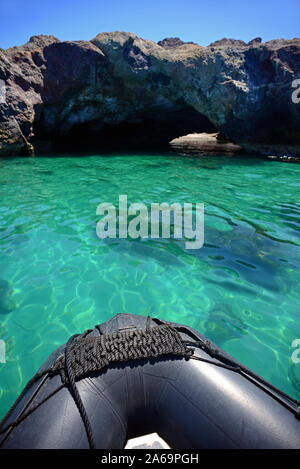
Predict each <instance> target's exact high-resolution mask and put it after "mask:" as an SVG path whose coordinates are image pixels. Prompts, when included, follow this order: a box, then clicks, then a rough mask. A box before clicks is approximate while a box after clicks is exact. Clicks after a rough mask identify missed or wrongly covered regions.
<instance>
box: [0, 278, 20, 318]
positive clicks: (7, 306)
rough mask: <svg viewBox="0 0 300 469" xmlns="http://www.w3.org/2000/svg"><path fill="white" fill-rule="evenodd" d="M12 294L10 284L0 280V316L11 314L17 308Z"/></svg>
mask: <svg viewBox="0 0 300 469" xmlns="http://www.w3.org/2000/svg"><path fill="white" fill-rule="evenodd" d="M12 293H13V289H12V287H11V286H10V284H9V282H7V280H4V279H1V278H0V314H9V313H11V312H12V311H13V310H14V309H15V308H16V304H15V302H14V300H13V299H12Z"/></svg>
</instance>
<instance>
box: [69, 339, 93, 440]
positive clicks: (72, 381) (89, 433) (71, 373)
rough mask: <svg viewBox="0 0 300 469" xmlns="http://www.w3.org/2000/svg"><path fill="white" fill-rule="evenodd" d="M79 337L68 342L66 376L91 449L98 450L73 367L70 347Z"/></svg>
mask: <svg viewBox="0 0 300 469" xmlns="http://www.w3.org/2000/svg"><path fill="white" fill-rule="evenodd" d="M77 336H78V335H75V336H73V337H71V338H70V339H69V340H68V342H67V345H66V349H65V364H66V376H67V378H68V382H69V385H70V388H71V394H72V396H73V399H74V401H75V404H76V405H77V408H78V410H79V413H80V415H81V418H82V421H83V424H84V427H85V431H86V435H87V438H88V442H89V445H90V448H91V449H96V444H95V440H94V436H93V431H92V426H91V423H90V420H89V417H88V414H87V412H86V410H85V407H84V405H83V402H82V399H81V397H80V394H79V391H78V389H77V386H76V383H75V377H74V371H73V366H72V359H71V354H70V347H71V344H72V342H73V340H74V339H75V338H76V337H77Z"/></svg>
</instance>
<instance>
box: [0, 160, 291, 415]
mask: <svg viewBox="0 0 300 469" xmlns="http://www.w3.org/2000/svg"><path fill="white" fill-rule="evenodd" d="M299 189H300V165H296V164H284V163H280V162H275V161H264V160H260V159H256V158H250V157H247V158H246V157H243V158H236V157H235V158H229V157H201V158H199V157H183V156H174V155H167V154H166V155H119V156H118V155H98V156H85V157H83V156H80V157H66V156H64V157H43V158H12V159H2V160H0V279H1V280H0V339H2V340H5V342H6V351H7V356H6V359H7V362H6V363H5V364H0V411H1V415H3V414H4V413H5V411H6V410H7V409H8V407H9V406H10V405H11V404H12V402H13V401H14V400H15V398H16V397H17V395H18V394H19V393H20V391H21V389H22V388H23V386H24V385H25V383H26V382H27V380H28V379H29V378H30V377H31V376H32V375H33V374H34V373H35V371H36V370H37V368H38V367H39V366H40V365H41V363H42V362H43V361H44V360H45V358H46V357H47V356H48V355H49V354H50V353H51V352H52V350H53V349H54V348H56V347H58V346H59V345H61V344H62V343H64V342H65V341H66V340H67V339H68V338H69V336H70V335H72V334H74V333H78V332H81V331H83V330H84V329H86V328H90V327H93V326H94V325H95V324H98V323H100V322H103V321H106V320H107V319H109V318H111V317H112V316H113V315H115V314H116V313H122V312H129V313H135V314H151V315H153V316H157V317H160V318H163V319H167V320H172V321H177V322H182V323H186V324H188V325H190V326H192V327H194V328H195V329H197V330H199V331H200V332H202V333H203V334H205V335H207V336H208V337H209V338H210V339H212V340H213V341H215V342H216V343H217V344H218V345H219V346H221V347H222V348H224V349H225V350H227V351H228V352H229V353H231V354H232V355H234V356H235V357H236V358H238V359H240V360H241V361H243V362H244V363H245V364H246V365H248V366H250V367H251V368H252V369H253V370H255V371H256V372H257V373H259V374H261V375H262V376H263V377H265V378H266V379H268V380H269V381H271V382H272V383H273V384H274V385H276V386H278V387H280V388H281V389H282V390H284V391H286V392H287V393H289V394H290V395H292V396H294V397H296V398H300V364H298V365H296V364H293V362H292V360H291V355H292V352H293V349H292V347H291V343H292V341H293V340H294V339H295V338H300V321H299V305H300V287H299V268H300V202H299ZM119 194H127V195H128V203H129V204H130V203H132V202H145V203H146V204H149V206H150V203H151V202H160V203H162V202H168V203H173V202H180V203H184V202H193V203H196V202H204V204H205V245H204V247H203V248H202V249H200V250H197V251H191V250H189V251H188V250H186V249H185V246H184V241H183V240H174V239H158V240H151V239H149V240H140V239H137V240H133V239H122V240H120V239H115V240H100V239H99V238H97V236H96V232H95V226H96V222H97V221H98V220H99V216H97V215H96V207H97V205H98V204H99V203H100V202H104V201H108V202H112V203H114V204H116V205H117V203H118V196H119Z"/></svg>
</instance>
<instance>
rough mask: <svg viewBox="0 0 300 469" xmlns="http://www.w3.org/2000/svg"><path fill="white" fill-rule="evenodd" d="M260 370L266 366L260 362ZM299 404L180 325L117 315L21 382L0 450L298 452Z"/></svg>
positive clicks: (73, 340)
mask: <svg viewBox="0 0 300 469" xmlns="http://www.w3.org/2000/svg"><path fill="white" fill-rule="evenodd" d="M266 366H267V364H266ZM299 414H300V412H299V403H298V402H297V401H295V400H294V399H292V398H290V397H289V396H287V395H286V394H284V393H282V392H281V391H279V390H278V389H276V388H274V387H273V386H272V385H271V384H269V383H267V382H266V381H264V380H263V379H262V378H260V377H259V376H258V375H256V374H255V373H253V372H252V371H251V370H249V369H248V368H246V367H245V366H244V365H242V364H241V363H239V362H238V361H236V360H235V359H234V358H232V357H231V356H230V355H228V354H226V353H225V352H224V351H223V350H221V349H220V348H218V347H217V346H216V345H215V344H213V343H212V342H210V341H209V340H208V339H207V338H206V337H204V336H203V335H201V334H200V333H199V332H197V331H195V330H194V329H191V328H189V327H187V326H183V325H180V324H175V323H171V322H165V321H161V320H158V319H150V318H149V317H148V318H147V317H144V316H136V315H130V314H118V315H117V316H115V317H114V318H112V319H111V320H109V321H107V322H105V323H103V324H101V325H99V326H96V327H95V329H90V330H87V331H85V332H84V333H83V334H81V335H77V336H73V337H72V338H71V339H70V340H69V341H68V343H67V345H64V346H61V347H60V348H58V349H57V350H55V351H54V352H53V353H52V354H51V355H50V357H49V358H48V359H47V360H46V362H45V363H44V364H43V365H42V367H41V368H40V370H39V371H38V372H37V374H36V375H35V376H34V377H33V379H32V380H31V381H30V382H29V383H28V385H27V386H26V387H25V389H24V390H23V392H22V394H21V395H20V396H19V398H18V399H17V401H16V403H15V404H14V405H13V406H12V408H11V409H10V411H9V412H8V413H7V415H6V416H5V418H4V419H3V421H2V422H1V426H0V447H1V448H9V449H19V448H32V449H35V448H41V449H42V448H76V449H84V448H108V449H118V448H124V446H125V445H126V442H127V440H128V439H130V438H134V437H137V436H140V435H145V434H148V433H154V432H156V433H158V434H159V435H160V436H161V437H162V438H163V439H164V440H165V441H166V442H167V444H168V445H169V446H170V447H171V448H176V449H179V448H180V449H202V448H255V449H258V448H265V449H267V448H298V449H299V448H300V420H299Z"/></svg>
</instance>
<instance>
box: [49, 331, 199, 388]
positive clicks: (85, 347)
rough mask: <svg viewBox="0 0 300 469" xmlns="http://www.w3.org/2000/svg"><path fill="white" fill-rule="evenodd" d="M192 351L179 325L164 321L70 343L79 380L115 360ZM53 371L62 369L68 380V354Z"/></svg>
mask: <svg viewBox="0 0 300 469" xmlns="http://www.w3.org/2000/svg"><path fill="white" fill-rule="evenodd" d="M192 354H193V350H190V349H188V348H187V346H186V345H185V344H184V343H183V342H182V339H181V337H180V334H179V333H178V332H177V331H176V329H174V328H173V327H172V326H169V325H165V324H164V325H159V326H154V327H151V328H150V329H146V330H142V329H131V330H129V331H122V332H115V333H113V334H110V335H101V336H100V337H99V336H98V337H78V338H75V340H73V341H72V342H71V343H70V344H69V347H68V363H69V370H70V369H71V370H72V371H71V373H72V375H73V377H74V379H75V380H78V379H80V378H82V377H84V376H88V375H90V374H91V373H93V372H97V371H100V370H102V369H103V368H106V367H108V366H109V365H111V364H114V363H122V362H128V361H131V360H141V359H149V358H157V357H161V356H164V355H165V356H166V355H174V356H181V357H186V358H189V357H190V356H191V355H192ZM49 371H50V374H56V373H60V375H61V378H62V380H63V382H64V383H68V381H69V379H68V376H67V373H66V356H65V355H61V356H60V357H58V358H57V360H56V361H55V362H54V364H53V366H52V367H51V369H50V370H49Z"/></svg>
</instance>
